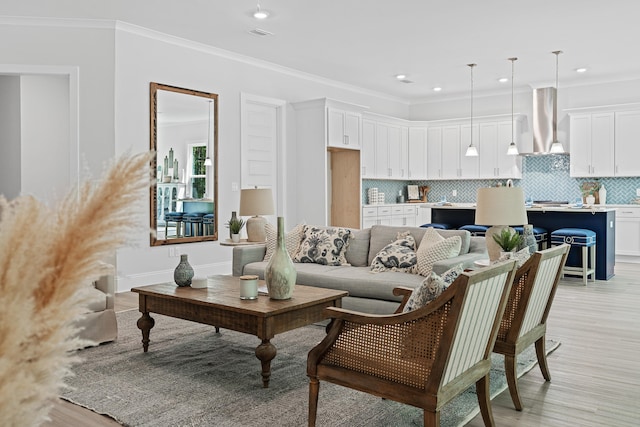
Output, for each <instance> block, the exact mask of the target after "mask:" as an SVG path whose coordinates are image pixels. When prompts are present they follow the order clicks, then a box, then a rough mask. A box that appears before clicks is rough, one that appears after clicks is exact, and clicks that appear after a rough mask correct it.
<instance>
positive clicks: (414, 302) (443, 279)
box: [402, 264, 463, 313]
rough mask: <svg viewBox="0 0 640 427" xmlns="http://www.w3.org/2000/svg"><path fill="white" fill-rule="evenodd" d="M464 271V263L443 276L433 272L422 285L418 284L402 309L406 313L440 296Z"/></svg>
mask: <svg viewBox="0 0 640 427" xmlns="http://www.w3.org/2000/svg"><path fill="white" fill-rule="evenodd" d="M462 271H463V270H462V264H458V265H456V266H455V267H452V268H451V269H449V270H447V271H445V272H444V273H443V274H442V276H438V275H437V274H436V273H431V275H430V276H429V277H427V278H426V279H424V280H423V281H422V284H421V285H419V286H417V287H416V288H415V289H414V290H413V292H411V296H410V297H409V300H408V301H407V304H406V305H405V306H404V309H403V310H402V311H403V312H404V313H406V312H408V311H412V310H415V309H418V308H420V307H424V306H425V305H427V304H429V303H430V302H431V301H433V300H434V299H436V298H438V297H439V296H440V294H441V293H443V292H444V291H445V290H446V289H447V288H448V287H449V285H450V284H452V283H453V281H454V280H456V278H457V277H458V276H459V275H460V273H462Z"/></svg>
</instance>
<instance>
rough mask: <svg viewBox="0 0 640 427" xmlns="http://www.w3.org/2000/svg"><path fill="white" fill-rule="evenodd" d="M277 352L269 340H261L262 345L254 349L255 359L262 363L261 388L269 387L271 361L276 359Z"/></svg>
mask: <svg viewBox="0 0 640 427" xmlns="http://www.w3.org/2000/svg"><path fill="white" fill-rule="evenodd" d="M277 352H278V350H277V349H276V346H275V345H273V344H271V341H269V340H262V344H260V345H259V346H258V347H256V357H257V358H258V359H260V362H261V363H262V387H264V388H268V387H269V378H270V377H271V361H272V360H273V358H274V357H276V353H277Z"/></svg>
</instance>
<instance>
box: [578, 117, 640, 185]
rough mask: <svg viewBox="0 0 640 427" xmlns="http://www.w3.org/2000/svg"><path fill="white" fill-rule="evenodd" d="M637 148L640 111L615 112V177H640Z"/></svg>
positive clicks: (639, 140) (639, 143)
mask: <svg viewBox="0 0 640 427" xmlns="http://www.w3.org/2000/svg"><path fill="white" fill-rule="evenodd" d="M638 146H640V111H619V112H616V113H615V176H640V163H639V162H638V153H639V152H640V151H639V150H638ZM572 154H573V153H572Z"/></svg>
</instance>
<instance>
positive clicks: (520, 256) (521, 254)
mask: <svg viewBox="0 0 640 427" xmlns="http://www.w3.org/2000/svg"><path fill="white" fill-rule="evenodd" d="M530 256H531V254H530V253H529V246H526V247H524V248H522V249H520V250H519V251H518V252H504V253H503V254H502V255H500V258H498V259H497V260H495V261H494V262H492V263H491V264H495V263H496V262H500V261H506V260H508V259H515V260H516V265H517V266H518V268H520V267H522V264H524V263H525V262H526V261H527V260H528V259H529V257H530Z"/></svg>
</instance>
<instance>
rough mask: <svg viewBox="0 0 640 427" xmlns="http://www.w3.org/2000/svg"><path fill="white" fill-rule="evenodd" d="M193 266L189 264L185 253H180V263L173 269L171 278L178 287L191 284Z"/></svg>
mask: <svg viewBox="0 0 640 427" xmlns="http://www.w3.org/2000/svg"><path fill="white" fill-rule="evenodd" d="M191 279H193V267H191V265H190V264H189V261H188V259H187V254H182V255H180V264H178V266H177V267H176V269H175V270H174V271H173V280H174V281H175V282H176V285H178V286H180V287H185V286H191Z"/></svg>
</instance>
